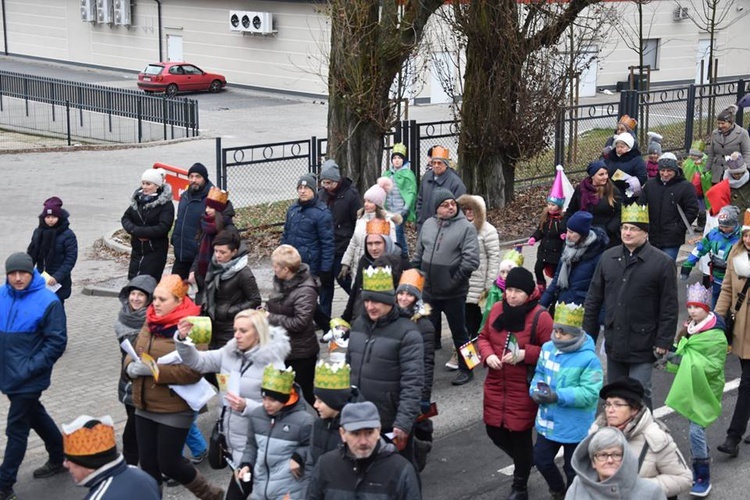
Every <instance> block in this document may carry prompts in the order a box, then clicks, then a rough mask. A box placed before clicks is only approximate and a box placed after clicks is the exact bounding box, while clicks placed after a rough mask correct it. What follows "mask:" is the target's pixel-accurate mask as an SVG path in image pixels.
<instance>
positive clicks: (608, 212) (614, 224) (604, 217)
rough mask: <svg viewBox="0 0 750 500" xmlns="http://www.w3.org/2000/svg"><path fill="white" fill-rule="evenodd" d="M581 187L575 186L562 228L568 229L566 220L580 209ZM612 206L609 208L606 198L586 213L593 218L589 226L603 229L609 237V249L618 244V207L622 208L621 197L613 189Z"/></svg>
mask: <svg viewBox="0 0 750 500" xmlns="http://www.w3.org/2000/svg"><path fill="white" fill-rule="evenodd" d="M581 189H582V188H581V185H580V184H579V185H578V186H576V188H575V190H574V191H573V196H571V197H570V204H568V208H567V210H565V216H564V217H563V226H564V227H568V219H570V217H571V216H572V215H573V214H574V213H576V212H577V211H579V210H583V208H582V207H581ZM614 198H615V199H614V206H610V204H609V202H608V201H607V199H606V198H602V199H600V200H599V203H597V204H596V205H594V206H592V207H589V208H588V210H587V212H591V215H593V216H594V218H593V219H592V221H591V225H592V226H595V227H599V228H601V229H603V230H604V231H605V232H606V233H607V237H609V247H610V248H612V247H614V246H617V245H619V244H620V207H621V206H622V195H621V193H620V190H619V189H617V187H616V186H615V188H614Z"/></svg>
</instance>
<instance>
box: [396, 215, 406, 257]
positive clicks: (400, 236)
mask: <svg viewBox="0 0 750 500" xmlns="http://www.w3.org/2000/svg"><path fill="white" fill-rule="evenodd" d="M405 225H406V222H402V223H401V224H398V225H397V226H396V243H397V244H398V246H400V247H401V257H403V258H404V259H406V260H409V245H407V243H406V232H405V231H404V226H405Z"/></svg>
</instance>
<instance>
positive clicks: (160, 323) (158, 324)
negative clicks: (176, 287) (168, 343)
mask: <svg viewBox="0 0 750 500" xmlns="http://www.w3.org/2000/svg"><path fill="white" fill-rule="evenodd" d="M200 313H201V308H200V307H199V306H196V305H195V302H193V300H192V299H191V298H190V297H187V296H185V298H184V299H182V302H181V303H180V304H178V305H177V307H175V308H174V309H172V311H171V312H169V313H167V314H165V315H164V316H157V315H156V311H154V306H153V304H152V305H150V306H148V309H146V325H147V326H148V331H149V332H150V333H151V335H154V336H156V337H163V338H171V337H173V336H174V333H175V332H176V331H177V323H179V322H180V320H182V319H184V318H186V317H188V316H198V315H199V314H200Z"/></svg>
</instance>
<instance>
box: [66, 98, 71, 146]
mask: <svg viewBox="0 0 750 500" xmlns="http://www.w3.org/2000/svg"><path fill="white" fill-rule="evenodd" d="M65 119H66V123H67V125H68V146H70V145H71V140H70V101H68V100H66V101H65Z"/></svg>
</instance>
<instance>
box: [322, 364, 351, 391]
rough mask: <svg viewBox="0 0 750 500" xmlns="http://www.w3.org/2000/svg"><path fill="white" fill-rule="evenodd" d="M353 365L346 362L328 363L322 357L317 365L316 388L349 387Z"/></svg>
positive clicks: (340, 388) (336, 388)
mask: <svg viewBox="0 0 750 500" xmlns="http://www.w3.org/2000/svg"><path fill="white" fill-rule="evenodd" d="M351 373H352V367H351V366H349V365H348V364H346V363H345V362H343V361H342V362H339V363H333V364H328V363H326V362H325V361H323V360H322V359H321V360H320V361H318V364H317V365H315V388H316V389H332V390H342V389H347V390H348V389H349V388H350V387H351V386H350V376H351Z"/></svg>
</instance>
